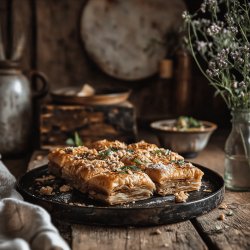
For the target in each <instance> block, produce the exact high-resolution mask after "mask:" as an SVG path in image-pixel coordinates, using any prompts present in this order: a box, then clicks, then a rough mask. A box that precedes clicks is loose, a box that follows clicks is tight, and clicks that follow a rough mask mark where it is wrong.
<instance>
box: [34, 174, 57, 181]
mask: <svg viewBox="0 0 250 250" xmlns="http://www.w3.org/2000/svg"><path fill="white" fill-rule="evenodd" d="M54 179H55V176H54V175H52V174H50V175H43V176H42V177H40V178H36V179H35V181H36V182H44V181H50V180H54Z"/></svg>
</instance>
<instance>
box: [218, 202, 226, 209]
mask: <svg viewBox="0 0 250 250" xmlns="http://www.w3.org/2000/svg"><path fill="white" fill-rule="evenodd" d="M218 208H219V209H227V204H225V203H222V204H220V205H219V207H218Z"/></svg>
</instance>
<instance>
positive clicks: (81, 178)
mask: <svg viewBox="0 0 250 250" xmlns="http://www.w3.org/2000/svg"><path fill="white" fill-rule="evenodd" d="M49 169H50V171H51V172H52V173H53V174H55V175H57V176H60V177H62V178H64V179H66V180H67V181H68V182H69V183H70V184H71V185H72V186H74V187H75V188H76V189H78V190H80V191H81V192H84V193H87V194H88V195H89V196H90V197H91V198H93V199H96V200H101V201H103V202H105V203H107V204H110V205H114V204H123V203H128V202H131V201H136V200H143V199H147V198H149V197H151V196H152V195H153V193H156V194H158V195H161V196H165V195H169V194H175V193H179V192H181V191H184V192H189V191H194V190H199V189H200V186H201V179H202V176H203V172H202V171H201V170H200V169H199V168H197V167H195V166H193V165H192V164H191V163H189V162H185V161H184V159H183V157H182V156H180V155H179V154H177V153H174V152H172V151H170V150H168V149H164V148H159V147H157V146H156V145H155V144H150V143H146V142H144V141H141V142H138V143H133V144H130V145H126V144H125V143H122V142H119V141H107V140H101V141H97V142H94V143H92V144H91V145H90V146H89V147H84V146H81V147H66V148H58V149H55V150H53V151H52V152H51V153H50V154H49Z"/></svg>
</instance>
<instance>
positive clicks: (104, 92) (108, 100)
mask: <svg viewBox="0 0 250 250" xmlns="http://www.w3.org/2000/svg"><path fill="white" fill-rule="evenodd" d="M79 91H80V88H72V87H65V88H61V89H57V90H55V91H53V92H51V97H52V99H53V101H55V102H57V103H62V104H83V105H114V104H119V103H122V102H124V101H126V100H127V99H128V97H129V95H130V92H131V91H130V90H129V89H126V88H102V89H96V93H95V94H94V95H91V96H78V95H77V93H78V92H79Z"/></svg>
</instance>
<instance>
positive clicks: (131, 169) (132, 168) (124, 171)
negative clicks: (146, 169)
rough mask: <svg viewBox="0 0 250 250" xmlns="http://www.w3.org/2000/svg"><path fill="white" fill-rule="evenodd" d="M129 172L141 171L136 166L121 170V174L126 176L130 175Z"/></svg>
mask: <svg viewBox="0 0 250 250" xmlns="http://www.w3.org/2000/svg"><path fill="white" fill-rule="evenodd" d="M129 170H130V171H132V172H136V171H139V170H140V168H138V167H137V166H135V165H128V166H123V167H121V168H120V171H119V173H124V174H125V173H126V174H128V171H129Z"/></svg>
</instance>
